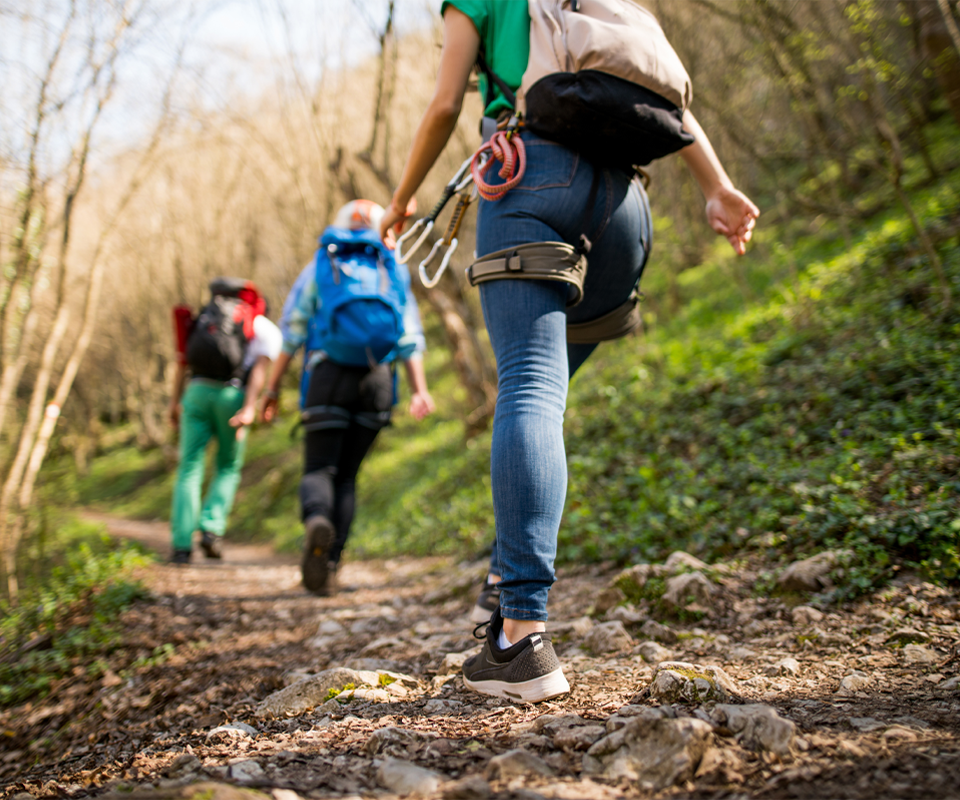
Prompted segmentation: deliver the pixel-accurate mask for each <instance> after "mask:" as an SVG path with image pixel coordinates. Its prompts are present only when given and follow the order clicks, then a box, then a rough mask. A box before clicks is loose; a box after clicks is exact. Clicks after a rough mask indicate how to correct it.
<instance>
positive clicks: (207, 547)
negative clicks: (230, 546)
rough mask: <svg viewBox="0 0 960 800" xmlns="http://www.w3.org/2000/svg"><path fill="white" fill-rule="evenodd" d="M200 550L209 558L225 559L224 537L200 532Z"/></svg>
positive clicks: (208, 532)
mask: <svg viewBox="0 0 960 800" xmlns="http://www.w3.org/2000/svg"><path fill="white" fill-rule="evenodd" d="M200 549H201V550H203V554H204V555H205V556H206V557H207V558H223V537H222V536H217V535H216V534H215V533H210V531H200Z"/></svg>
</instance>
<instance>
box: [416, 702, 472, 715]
mask: <svg viewBox="0 0 960 800" xmlns="http://www.w3.org/2000/svg"><path fill="white" fill-rule="evenodd" d="M462 708H463V703H461V702H460V701H459V700H441V699H440V698H438V697H434V698H433V699H432V700H428V701H427V704H426V705H425V706H424V707H423V713H424V714H426V715H427V716H428V717H440V716H444V715H446V714H456V713H457V712H459V711H460V710H461V709H462Z"/></svg>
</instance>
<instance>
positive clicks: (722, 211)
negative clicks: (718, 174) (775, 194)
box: [707, 187, 760, 256]
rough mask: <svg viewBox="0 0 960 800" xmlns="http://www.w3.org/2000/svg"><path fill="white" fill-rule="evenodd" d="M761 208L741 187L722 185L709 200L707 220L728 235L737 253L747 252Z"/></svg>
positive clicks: (711, 225)
mask: <svg viewBox="0 0 960 800" xmlns="http://www.w3.org/2000/svg"><path fill="white" fill-rule="evenodd" d="M759 216H760V209H759V208H757V207H756V206H755V205H754V204H753V203H752V202H751V200H750V198H749V197H747V196H746V195H745V194H744V193H743V192H741V191H740V190H739V189H732V188H727V187H721V188H720V189H718V190H717V192H716V194H714V195H713V196H712V197H711V198H710V199H709V200H707V222H708V223H709V224H710V227H711V228H713V229H714V230H715V231H716V232H717V233H719V234H720V235H721V236H726V237H727V241H728V242H730V246H731V247H732V248H733V249H734V250H735V251H736V253H737V255H741V256H742V255H743V254H744V253H745V252H747V242H749V241H750V239H751V237H752V236H753V227H754V225H756V224H757V217H759Z"/></svg>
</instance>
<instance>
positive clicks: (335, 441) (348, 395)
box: [300, 360, 393, 563]
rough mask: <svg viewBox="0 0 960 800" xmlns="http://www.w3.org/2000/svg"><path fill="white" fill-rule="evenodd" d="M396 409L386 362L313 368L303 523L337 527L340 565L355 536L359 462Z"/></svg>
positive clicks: (335, 557) (332, 556)
mask: <svg viewBox="0 0 960 800" xmlns="http://www.w3.org/2000/svg"><path fill="white" fill-rule="evenodd" d="M392 406H393V373H392V371H391V369H390V367H389V366H388V365H387V364H378V365H377V366H376V367H374V368H373V369H371V368H369V367H352V366H345V365H343V364H337V363H335V362H333V361H329V360H327V361H321V362H320V363H319V364H317V366H316V367H314V369H313V374H312V375H311V377H310V386H309V388H308V389H307V398H306V407H305V409H304V411H305V415H306V418H305V421H304V429H305V430H306V442H305V452H304V469H303V479H302V480H301V481H300V507H301V519H303V521H304V522H306V520H308V519H309V518H310V517H313V516H317V515H319V516H322V517H326V518H327V519H328V520H330V522H331V523H333V527H334V529H335V530H336V534H337V535H336V539H335V540H334V543H333V546H332V548H331V549H330V553H329V560H330V561H332V562H333V563H339V561H340V555H341V553H342V552H343V546H344V545H345V544H346V541H347V537H348V536H349V535H350V525H351V523H352V522H353V514H354V509H355V505H356V480H357V472H358V471H359V469H360V463H361V462H362V461H363V458H364V456H366V454H367V452H368V451H369V450H370V446H371V445H372V444H373V441H374V439H376V438H377V434H378V433H379V432H380V429H381V428H383V427H384V426H385V425H388V424H389V422H390V409H391V407H392Z"/></svg>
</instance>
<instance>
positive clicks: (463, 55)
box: [380, 6, 480, 238]
mask: <svg viewBox="0 0 960 800" xmlns="http://www.w3.org/2000/svg"><path fill="white" fill-rule="evenodd" d="M479 51H480V34H478V33H477V29H476V28H475V27H474V25H473V21H472V20H471V19H470V17H468V16H467V15H466V14H464V13H463V12H462V11H459V10H458V9H456V8H454V7H452V6H450V7H448V8H447V10H446V12H444V15H443V50H442V51H441V53H440V69H439V71H438V72H437V84H436V88H435V89H434V92H433V98H432V99H431V100H430V105H428V106H427V110H426V111H425V112H424V115H423V118H422V119H421V120H420V125H419V126H418V127H417V132H416V133H415V134H414V137H413V145H412V146H411V147H410V155H409V156H407V162H406V164H405V165H404V167H403V174H402V175H401V177H400V183H399V185H398V186H397V190H396V192H394V194H393V200H391V201H390V206H389V208H387V213H386V214H384V216H383V221H382V222H381V223H380V236H381V237H383V238H386V235H387V232H388V231H389V230H390V229H391V228H393V227H394V226H395V225H397V224H398V223H400V224H402V223H403V221H404V220H405V219H406V218H407V216H408V215H409V214H412V213H413V210H411V209H410V208H409V205H410V200H411V199H412V198H413V195H414V192H416V191H417V189H419V188H420V184H421V183H423V179H424V178H425V177H426V176H427V173H428V172H429V171H430V168H431V167H432V166H433V165H434V162H435V161H436V160H437V157H438V156H439V155H440V153H441V152H442V151H443V148H444V147H445V146H446V144H447V140H448V139H449V138H450V134H451V133H453V129H454V128H455V127H456V124H457V119H458V118H459V116H460V109H461V108H462V107H463V96H464V94H465V93H466V91H467V81H468V80H469V78H470V72H471V70H472V69H473V65H474V64H475V63H476V61H477V53H478V52H479Z"/></svg>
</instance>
